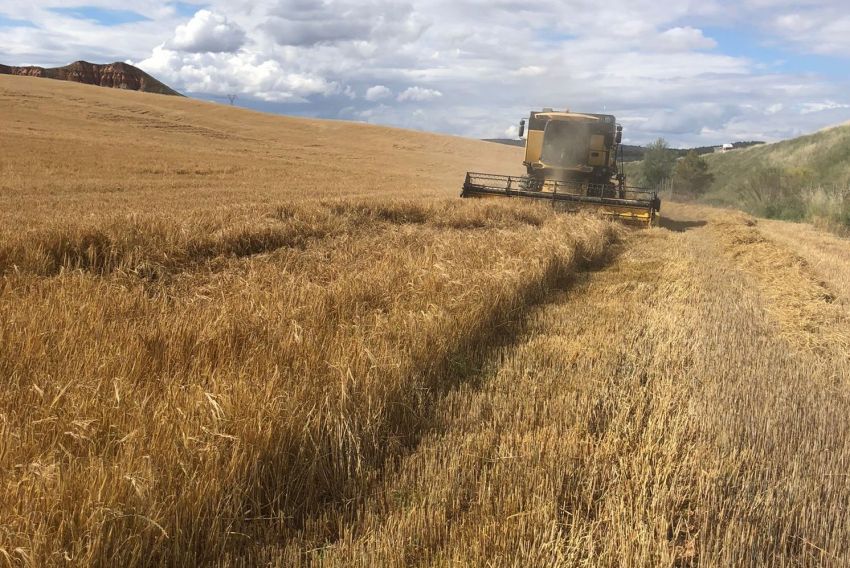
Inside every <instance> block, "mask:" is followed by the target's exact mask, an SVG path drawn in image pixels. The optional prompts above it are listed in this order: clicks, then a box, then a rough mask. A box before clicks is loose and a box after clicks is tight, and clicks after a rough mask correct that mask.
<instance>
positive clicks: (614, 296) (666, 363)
mask: <svg viewBox="0 0 850 568" xmlns="http://www.w3.org/2000/svg"><path fill="white" fill-rule="evenodd" d="M672 209H673V212H672V217H671V218H668V219H667V220H666V221H665V222H664V223H663V224H662V227H661V228H657V229H652V230H649V231H635V232H632V233H630V234H629V235H628V236H627V237H626V240H625V242H624V243H623V244H622V245H621V250H620V251H619V254H617V255H616V256H614V257H613V258H612V261H611V262H610V263H609V264H607V265H605V266H602V267H598V268H595V269H592V270H588V271H586V272H583V273H580V274H579V275H578V276H577V277H576V279H575V281H574V282H573V284H572V285H571V286H569V287H568V288H565V289H563V290H561V291H557V292H555V294H554V297H553V298H551V299H550V301H549V302H546V303H545V304H542V305H540V306H538V307H536V308H534V309H533V310H532V311H531V312H530V313H529V315H528V318H527V321H526V322H525V325H524V327H523V332H522V333H521V334H520V335H518V336H517V339H516V341H515V342H513V343H510V344H508V345H505V346H502V347H499V348H498V349H497V350H496V352H495V353H494V354H493V356H492V358H491V361H490V364H489V365H488V367H487V368H486V369H485V370H484V371H483V372H482V373H481V376H480V377H479V378H478V379H477V380H474V381H467V382H464V383H463V384H461V385H459V386H458V387H457V388H456V389H455V390H454V391H452V392H451V393H449V394H448V396H446V397H445V398H444V399H442V400H441V402H440V403H439V407H438V408H437V409H436V411H435V418H436V420H435V423H436V424H439V427H436V428H434V430H433V431H432V432H430V433H428V434H427V435H426V436H424V438H423V439H422V440H421V442H420V443H419V445H418V446H417V447H416V448H415V449H414V450H413V451H412V452H411V453H410V454H408V455H406V456H404V457H402V458H401V459H400V460H399V461H398V463H397V464H396V465H395V466H394V467H393V468H391V470H390V471H389V472H387V473H385V474H384V475H383V476H382V477H381V478H380V479H378V480H377V481H376V483H375V484H374V486H373V487H372V488H371V489H370V491H369V494H368V495H364V496H362V500H360V501H359V502H356V503H352V504H350V507H349V508H348V511H347V514H346V515H344V519H345V520H344V522H341V519H339V518H337V519H333V518H322V519H316V520H315V522H314V523H312V524H309V526H308V527H307V528H306V529H305V530H304V532H303V534H302V538H300V539H295V540H293V541H290V542H289V543H288V544H287V545H284V546H283V547H279V546H275V545H271V546H268V545H267V546H265V547H264V548H262V549H260V550H254V551H253V554H252V555H255V558H258V559H262V560H264V561H271V562H276V561H277V562H279V561H281V560H284V561H285V562H287V563H305V564H316V565H322V566H324V565H327V566H333V565H359V566H368V565H387V566H409V565H421V566H429V565H454V564H457V563H460V564H461V565H485V564H486V563H488V562H489V563H490V564H492V565H515V566H521V565H522V566H524V565H575V564H577V563H582V562H586V563H589V564H590V565H603V566H606V565H607V566H615V565H670V566H673V565H675V566H687V565H695V564H697V563H698V564H701V565H742V564H746V563H757V561H758V559H757V558H753V557H752V556H751V555H752V550H751V549H747V548H746V547H744V546H741V545H740V542H741V539H750V540H751V541H753V542H759V541H760V540H764V538H765V537H764V535H761V534H759V530H758V526H759V520H760V519H761V518H763V520H764V522H768V520H767V517H768V516H769V513H768V509H767V508H762V507H760V506H759V504H758V499H756V498H755V496H757V495H758V496H761V498H769V499H770V500H771V501H770V502H771V503H772V507H781V506H783V504H784V506H786V507H787V511H786V512H785V513H783V519H784V520H785V521H787V522H788V523H789V524H791V525H793V526H795V527H797V532H796V534H794V535H786V536H784V537H783V538H782V539H779V540H778V541H777V542H774V543H773V544H772V546H768V545H766V544H765V543H764V542H761V543H760V544H759V546H760V547H761V548H759V550H760V551H764V553H765V554H767V553H768V551H769V552H770V556H765V557H763V558H761V560H763V561H765V562H768V561H769V559H772V560H773V561H779V563H780V564H782V563H783V561H788V560H792V559H796V560H799V559H800V558H801V557H805V558H809V559H810V560H811V559H814V561H816V562H820V563H823V562H826V561H827V560H829V559H830V558H837V556H835V555H839V554H842V550H843V547H841V546H840V543H841V542H842V540H841V539H843V538H845V537H846V536H847V535H846V534H845V533H844V531H845V529H844V528H841V527H840V526H836V525H832V527H831V528H829V527H824V526H822V525H818V524H816V523H812V522H810V521H808V520H807V519H806V518H804V517H803V515H802V513H801V508H800V507H801V503H802V504H805V503H808V502H813V501H814V500H815V499H816V496H814V495H812V494H811V492H810V489H809V488H810V487H812V485H813V484H815V483H821V482H822V480H823V473H824V472H825V471H835V472H840V471H842V470H841V467H840V465H839V464H838V463H836V462H834V461H831V458H830V457H829V454H828V453H826V454H825V453H824V450H825V449H828V448H829V447H832V448H838V447H841V446H842V445H845V444H848V442H850V427H847V426H841V427H840V428H839V432H837V435H835V434H833V437H832V439H830V440H828V441H826V440H825V441H823V442H822V443H821V444H815V445H811V444H809V443H807V442H804V441H802V440H798V441H795V440H793V432H794V431H795V429H797V428H799V420H800V417H801V416H804V415H805V416H808V417H809V423H808V425H807V426H808V427H812V428H816V429H825V428H827V421H828V420H829V418H828V417H830V416H832V417H833V418H834V417H835V416H837V415H838V414H839V413H840V412H841V411H842V410H841V409H842V408H843V406H842V404H844V403H846V398H847V396H846V394H845V393H844V392H843V391H842V392H841V394H840V396H836V391H835V387H834V378H835V377H834V373H833V371H834V368H836V367H837V363H836V361H834V360H833V359H834V358H836V357H838V358H840V354H839V351H837V349H840V347H841V346H842V345H843V343H842V342H841V341H839V342H838V343H836V342H835V341H836V339H835V338H836V337H839V336H840V333H838V332H835V333H832V334H827V339H825V340H824V341H821V342H820V343H812V342H810V341H807V339H806V338H807V337H808V336H806V335H805V334H803V335H801V333H802V331H801V330H802V329H803V328H802V327H801V325H803V324H800V323H799V321H798V320H797V319H795V318H799V317H800V313H795V312H794V310H795V309H798V308H799V307H800V306H801V305H803V304H802V302H804V301H808V300H811V293H812V290H814V289H819V288H818V286H820V287H823V286H824V285H823V284H822V283H820V282H815V281H814V280H815V279H814V277H813V276H812V275H811V274H809V273H808V272H807V271H806V270H804V268H805V263H803V265H801V264H800V263H794V262H790V263H789V260H788V259H789V258H792V257H793V256H794V255H792V254H791V253H789V252H788V251H785V250H784V249H782V248H781V247H780V246H779V245H777V244H775V243H774V242H773V241H770V240H767V239H766V238H763V236H762V234H761V232H760V231H759V229H758V228H757V226H756V225H755V224H753V222H752V220H751V219H749V218H747V217H745V216H742V215H734V216H732V218H731V220H730V219H729V218H727V217H726V216H724V215H722V214H720V213H717V212H713V211H711V212H706V211H705V210H701V209H698V208H689V207H672ZM750 247H756V248H757V249H758V248H759V247H762V248H763V247H776V248H777V250H776V251H773V254H772V255H767V257H766V258H767V260H761V261H760V262H759V263H755V264H754V263H753V262H751V261H752V258H750V257H751V255H750V254H749V253H750V252H751V251H750V250H749V249H750ZM761 252H762V253H763V252H764V251H761ZM789 255H790V256H789ZM763 256H764V255H762V257H763ZM760 258H761V257H760ZM801 266H802V268H801ZM765 270H768V273H765ZM776 271H778V272H779V274H778V275H777V274H774V273H775V272H776ZM792 277H793V278H797V280H793V278H792ZM776 278H784V279H786V280H787V279H789V278H791V279H792V281H791V282H790V283H789V285H790V288H791V292H789V294H788V296H793V297H791V298H788V297H786V298H785V299H784V303H782V302H780V303H779V304H778V305H777V302H778V301H779V299H780V293H779V290H778V289H777V288H776V287H777V285H778V284H777V283H776V281H775V280H776ZM803 282H809V283H812V285H811V286H809V287H806V286H803V285H802V284H801V283H803ZM833 308H836V309H837V306H834V305H833V304H831V303H816V305H815V306H814V307H809V308H807V309H808V310H809V311H808V312H807V313H808V314H809V315H810V316H811V314H812V313H815V312H818V310H821V311H824V310H825V311H824V313H827V314H830V313H832V312H831V311H830V310H832V309H833ZM818 313H819V312H818ZM820 315H823V314H820ZM832 315H833V316H834V315H835V314H834V313H832ZM823 317H827V316H823ZM819 322H829V323H834V322H833V321H832V320H830V319H828V318H827V319H822V318H821V319H818V318H814V319H812V317H810V318H809V319H808V320H806V323H805V325H808V326H811V325H815V324H817V323H819ZM842 325H843V324H842ZM846 327H847V326H844V328H842V329H841V330H838V331H841V332H843V329H846ZM803 331H805V330H803ZM822 331H823V330H820V331H818V330H815V329H808V331H806V333H809V334H813V333H820V332H822ZM836 334H838V335H836ZM832 363H836V365H832ZM831 369H832V370H831ZM765 377H769V378H770V380H765ZM804 379H805V380H808V381H811V385H813V386H816V385H820V386H821V387H822V388H812V390H811V392H809V393H808V394H807V395H805V396H803V397H802V398H801V399H798V400H796V401H795V403H794V404H793V405H791V406H789V405H788V404H787V401H788V400H789V397H790V393H791V391H793V390H794V389H796V388H797V387H798V385H799V382H800V381H801V380H804ZM845 380H846V377H845ZM845 385H846V382H845ZM756 401H762V402H763V403H765V404H773V406H772V410H771V411H770V420H769V422H768V423H764V422H760V421H757V420H755V419H754V418H752V417H751V416H748V413H747V408H748V406H749V405H752V404H755V403H756ZM783 403H785V404H783ZM815 409H818V410H819V411H821V412H819V413H816V412H814V410H815ZM824 409H826V413H825V416H824V412H823V410H824ZM810 415H811V416H818V418H815V419H812V418H811V416H810ZM830 427H832V428H834V425H830ZM781 444H785V445H787V446H788V451H789V452H791V455H793V457H792V458H791V459H786V458H787V455H785V454H782V456H783V459H782V460H777V455H776V454H775V453H772V452H770V451H768V449H769V448H775V447H776V445H781ZM751 459H760V460H762V461H763V463H762V466H763V467H762V468H760V469H756V471H754V472H749V473H746V474H742V473H741V472H742V471H743V470H744V469H745V467H744V466H745V464H746V462H747V460H751ZM750 469H752V468H750ZM789 480H793V482H792V481H789ZM828 484H830V485H832V486H833V487H832V488H831V489H832V490H834V491H836V492H839V491H847V490H848V489H850V482H848V481H847V480H846V477H842V476H836V477H834V478H830V480H829V481H828ZM765 496H767V497H765ZM742 500H744V501H742ZM741 502H744V503H749V504H751V506H752V508H751V509H750V510H741V511H740V512H736V513H732V514H730V515H728V516H725V517H723V518H718V517H716V516H715V511H716V507H717V504H718V503H721V504H725V506H727V507H731V508H732V509H734V508H735V507H739V506H740V503H741ZM770 511H772V514H773V515H775V514H776V513H775V511H774V510H773V509H770ZM332 524H335V526H334V528H333V532H334V538H333V539H332V540H327V539H326V538H324V537H325V536H327V534H328V533H327V531H328V529H329V526H330V525H332ZM624 527H629V529H630V530H627V531H624V530H623V528H624ZM801 539H804V540H806V541H808V542H812V543H819V544H818V549H819V550H820V552H818V551H813V550H811V549H805V550H804V548H805V547H802V548H801V546H802V545H801V544H800V542H802V541H801ZM614 551H616V552H614ZM777 559H778V560H777ZM745 560H746V562H745ZM844 560H847V559H846V558H844ZM816 562H815V563H816ZM802 564H805V562H802Z"/></svg>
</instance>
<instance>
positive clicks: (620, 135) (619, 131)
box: [615, 124, 623, 144]
mask: <svg viewBox="0 0 850 568" xmlns="http://www.w3.org/2000/svg"><path fill="white" fill-rule="evenodd" d="M615 140H616V141H617V144H620V143H621V142H622V141H623V127H622V126H620V125H619V124H618V125H617V136H616V138H615Z"/></svg>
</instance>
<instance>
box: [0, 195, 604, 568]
mask: <svg viewBox="0 0 850 568" xmlns="http://www.w3.org/2000/svg"><path fill="white" fill-rule="evenodd" d="M202 224H203V225H202ZM613 237H614V233H613V231H612V228H611V226H610V225H609V224H607V223H605V222H603V221H600V220H592V219H571V220H565V219H563V218H559V217H557V216H556V215H555V214H554V213H553V212H552V211H551V210H549V209H547V208H545V207H544V208H540V207H531V206H526V207H522V206H519V207H517V206H511V205H510V204H501V205H499V204H492V205H491V204H483V203H478V204H475V203H468V202H460V200H457V201H451V202H434V203H422V202H413V201H380V202H377V201H355V202H351V201H336V202H328V203H315V204H312V205H303V206H294V205H287V206H281V207H270V208H268V209H267V210H265V211H263V210H258V211H257V220H256V222H255V223H254V224H251V225H245V224H239V225H237V226H227V225H226V223H225V222H224V220H223V219H204V218H200V219H195V220H193V221H191V222H186V223H182V222H180V221H179V220H177V219H173V218H171V219H169V218H168V217H167V216H164V217H163V218H158V219H145V218H137V217H136V218H129V219H125V220H123V222H122V221H121V220H117V219H111V220H109V221H107V222H105V223H104V224H103V225H102V226H99V227H98V226H91V225H73V224H63V225H60V226H57V227H55V228H52V229H50V228H48V229H43V230H41V231H40V232H38V233H36V234H28V235H26V236H25V237H21V238H20V239H11V240H9V241H8V242H5V243H3V247H2V249H0V250H2V251H3V256H2V258H3V270H4V279H3V288H2V295H3V302H2V318H0V338H2V340H3V345H4V349H3V351H2V354H0V375H2V376H3V377H4V378H5V384H6V388H5V389H4V391H3V396H2V399H0V413H2V415H3V416H4V422H3V425H4V427H3V432H2V443H3V451H2V452H0V456H2V471H3V472H4V478H5V479H4V485H5V487H7V489H8V490H7V493H6V499H5V500H4V503H3V505H2V507H0V517H2V518H3V519H4V522H3V525H4V526H5V527H6V531H5V532H4V533H3V534H2V535H0V539H2V544H0V549H2V550H3V551H4V554H3V556H5V557H6V558H8V559H10V560H12V561H14V562H23V563H25V564H30V565H41V564H43V563H48V562H58V561H61V560H62V559H63V558H68V559H71V561H73V562H74V563H79V564H103V565H116V564H119V565H128V564H133V563H147V562H152V563H161V562H165V563H169V564H194V563H197V562H199V561H212V560H214V559H216V558H219V557H221V556H223V555H224V554H225V553H226V552H233V551H238V550H240V549H241V548H243V547H244V546H246V543H251V542H254V541H256V540H262V539H263V538H266V535H265V533H266V532H267V530H268V526H275V527H276V529H277V530H279V531H281V532H280V533H278V534H277V537H278V538H285V534H286V531H295V530H297V529H298V528H299V527H301V526H302V525H303V524H304V523H305V522H307V521H308V520H309V519H310V518H311V515H314V514H317V513H318V512H319V511H320V510H321V509H322V508H323V507H324V506H325V505H327V504H333V503H341V502H345V500H346V499H348V498H350V496H351V495H353V494H355V493H357V492H358V491H361V490H362V484H363V483H365V482H366V481H367V480H368V479H369V478H370V476H373V475H375V472H376V471H379V470H380V469H381V468H382V467H383V466H384V463H385V461H386V460H387V459H389V458H391V457H392V456H395V455H397V454H399V453H400V452H403V451H404V448H405V447H408V446H410V445H411V444H414V443H415V442H416V441H417V439H418V437H419V436H420V435H421V433H422V432H424V431H425V429H426V428H427V427H428V426H429V424H430V423H431V419H432V418H431V407H432V406H433V404H434V403H435V401H436V400H439V398H440V397H442V396H443V395H444V394H445V392H446V391H447V389H450V388H452V387H453V386H456V385H457V384H458V383H459V382H462V381H463V380H464V379H465V377H466V376H467V375H468V374H469V373H470V372H472V371H473V370H474V369H476V368H477V367H478V366H479V365H480V364H481V361H482V359H483V357H485V356H486V355H487V353H489V351H490V349H491V345H492V343H493V342H494V341H496V340H497V339H498V337H499V336H500V334H501V333H503V331H504V330H505V329H509V328H511V326H513V325H514V324H515V322H516V320H517V319H518V318H520V317H521V315H522V313H523V312H524V310H525V309H526V307H527V306H528V305H529V304H533V303H535V302H536V301H539V299H540V298H541V297H543V296H544V295H545V294H546V291H547V290H548V289H549V288H550V287H551V286H553V285H554V284H555V283H556V282H557V281H559V280H560V279H562V278H564V277H566V276H568V275H570V274H571V273H572V272H573V271H574V270H575V269H576V267H577V266H579V265H581V264H583V263H586V262H592V261H593V260H594V259H599V258H600V257H601V256H602V255H603V254H604V252H605V249H606V246H607V243H608V242H610V241H611V239H612V238H613ZM329 530H330V529H329Z"/></svg>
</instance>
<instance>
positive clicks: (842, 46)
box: [0, 0, 850, 147]
mask: <svg viewBox="0 0 850 568" xmlns="http://www.w3.org/2000/svg"><path fill="white" fill-rule="evenodd" d="M80 59H83V60H86V61H91V62H95V63H107V62H113V61H127V62H129V63H132V64H134V65H136V66H138V67H140V68H142V69H143V70H145V71H147V72H148V73H150V74H152V75H154V76H155V77H157V78H158V79H160V80H161V81H163V82H164V83H166V84H168V85H169V86H171V87H173V88H175V89H177V90H179V91H180V92H182V93H185V94H187V95H190V96H194V97H198V98H202V99H206V100H212V101H217V102H221V103H222V104H228V101H227V95H231V94H235V95H237V98H236V100H235V104H237V105H240V106H245V107H249V108H253V109H258V110H263V111H269V112H277V113H284V114H294V115H302V116H310V117H322V118H334V119H345V120H354V121H362V122H370V123H375V124H383V125H391V126H400V127H405V128H414V129H419V130H429V131H435V132H442V133H448V134H455V135H460V136H468V137H474V138H496V137H509V136H515V134H516V128H517V127H516V125H517V123H518V122H519V119H521V118H522V117H524V116H527V114H528V112H529V111H530V110H532V109H540V108H543V107H552V108H556V109H566V108H570V109H572V110H575V111H581V112H606V113H609V114H614V115H616V116H617V118H618V121H619V122H620V123H622V124H623V126H624V128H625V140H626V142H627V143H633V144H645V143H648V142H650V141H652V140H655V139H656V138H658V137H663V138H665V139H666V140H667V141H668V142H669V143H670V144H671V145H673V146H678V147H688V146H702V145H714V144H721V143H726V142H734V141H744V140H763V141H776V140H782V139H786V138H791V137H794V136H799V135H801V134H805V133H809V132H814V131H816V130H819V129H821V128H824V127H826V126H830V125H834V124H838V123H843V122H847V121H850V74H849V73H848V72H847V71H848V69H850V7H848V5H847V4H846V0H821V1H817V0H797V1H790V0H736V1H727V0H699V1H690V0H675V1H670V2H662V1H659V0H607V1H606V2H599V1H596V0H593V1H591V0H561V1H556V0H534V1H533V2H529V1H528V0H407V1H405V0H256V1H251V0H210V1H198V2H195V1H192V2H157V1H153V0H121V1H117V0H82V3H80V0H77V1H75V0H26V1H22V0H0V63H5V64H7V65H31V64H32V65H42V66H60V65H66V64H68V63H70V62H72V61H76V60H80Z"/></svg>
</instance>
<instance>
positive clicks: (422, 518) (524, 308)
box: [0, 77, 850, 566]
mask: <svg viewBox="0 0 850 568" xmlns="http://www.w3.org/2000/svg"><path fill="white" fill-rule="evenodd" d="M44 83H48V85H45V84H44ZM0 100H2V105H0V112H2V113H3V115H2V116H0V119H2V120H0V150H2V152H0V156H2V162H0V211H2V212H0V222H2V225H0V227H2V229H0V274H2V276H0V346H2V349H0V381H2V384H3V389H2V390H0V486H2V488H3V496H4V498H3V499H2V500H0V564H8V565H11V566H45V565H69V564H70V565H103V566H129V565H139V564H144V565H196V564H199V563H204V564H214V565H226V566H240V565H256V564H261V565H278V566H291V565H320V566H352V565H353V566H412V565H418V566H433V565H435V566H449V565H468V566H480V565H493V566H536V565H546V566H550V565H551V566H557V565H561V566H575V565H589V566H696V565H701V566H844V565H847V564H848V563H850V555H848V554H849V553H848V551H847V546H846V543H847V542H848V541H850V513H848V504H850V477H848V475H847V468H848V463H850V421H848V420H847V419H846V408H847V404H848V402H850V401H848V398H850V396H848V394H850V391H848V388H850V376H848V375H850V360H848V352H850V320H848V317H850V313H848V309H850V296H848V294H850V289H848V288H847V283H846V278H843V276H842V275H844V274H845V273H846V272H847V260H848V258H847V254H846V251H847V250H848V248H847V241H846V240H843V239H839V238H837V237H834V236H830V235H824V234H822V233H820V232H818V231H816V230H814V229H811V228H806V227H803V226H799V225H790V224H784V223H775V222H770V223H767V222H761V221H759V222H756V221H755V220H753V219H752V218H750V217H748V216H745V215H743V214H737V213H730V212H728V211H720V210H715V209H710V208H705V207H696V206H685V205H675V204H673V205H665V210H664V214H665V218H664V220H663V222H662V225H661V226H660V227H658V228H654V229H650V230H632V229H627V228H624V227H620V226H617V225H612V224H610V223H609V222H607V221H604V220H601V219H597V218H594V217H591V216H570V215H557V214H555V213H553V211H552V210H551V209H550V208H547V207H546V206H540V205H538V204H527V203H517V202H515V201H512V200H503V201H498V200H496V201H478V202H472V201H467V200H461V199H458V198H457V197H456V193H457V190H458V186H459V184H460V182H461V180H462V176H463V173H464V171H465V170H466V169H467V168H469V169H481V170H488V171H503V172H507V173H510V172H515V171H517V163H518V162H519V161H520V159H521V158H520V154H519V152H518V151H517V150H516V149H514V148H510V147H503V146H500V145H495V144H486V143H480V142H476V141H471V140H463V139H458V138H449V137H442V136H437V135H431V134H422V133H416V132H408V131H399V130H392V129H386V128H379V127H373V126H367V125H358V124H346V123H333V122H321V121H310V120H301V119H292V118H284V117H275V116H268V115H263V114H259V113H252V112H248V111H244V110H240V109H233V108H230V107H226V106H221V105H211V104H206V103H200V102H197V101H191V100H182V99H170V98H167V97H160V96H156V95H146V94H140V93H129V92H113V91H107V90H101V89H97V88H94V87H86V86H80V85H72V84H62V83H56V84H54V83H53V82H46V81H39V80H37V79H25V78H15V77H12V78H4V77H0Z"/></svg>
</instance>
